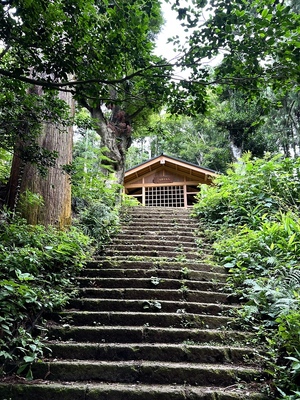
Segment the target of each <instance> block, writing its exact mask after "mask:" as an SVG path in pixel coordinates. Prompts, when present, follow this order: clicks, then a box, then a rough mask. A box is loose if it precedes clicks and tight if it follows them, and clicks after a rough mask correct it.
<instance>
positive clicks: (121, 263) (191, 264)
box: [83, 256, 226, 275]
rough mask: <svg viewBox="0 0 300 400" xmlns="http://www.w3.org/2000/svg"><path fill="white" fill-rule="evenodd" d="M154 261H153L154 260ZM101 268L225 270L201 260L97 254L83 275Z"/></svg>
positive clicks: (216, 271)
mask: <svg viewBox="0 0 300 400" xmlns="http://www.w3.org/2000/svg"><path fill="white" fill-rule="evenodd" d="M154 261H155V262H154ZM101 268H113V269H114V268H124V269H125V268H128V269H135V268H137V269H139V270H141V269H147V270H150V269H153V268H155V269H157V270H159V269H161V270H169V269H172V270H180V271H183V272H184V273H186V274H188V271H189V270H195V271H206V272H214V273H219V274H226V270H225V268H224V267H221V266H217V265H212V264H207V263H204V262H203V261H202V262H201V261H195V260H188V261H184V262H179V261H170V260H165V259H157V260H153V259H151V260H148V259H147V258H144V259H143V260H127V259H126V258H123V257H119V258H113V259H112V258H107V257H102V256H98V257H97V258H95V259H94V260H93V261H89V262H88V263H87V267H86V268H85V269H84V270H83V273H84V275H85V274H86V273H89V271H88V270H89V269H98V270H99V269H101Z"/></svg>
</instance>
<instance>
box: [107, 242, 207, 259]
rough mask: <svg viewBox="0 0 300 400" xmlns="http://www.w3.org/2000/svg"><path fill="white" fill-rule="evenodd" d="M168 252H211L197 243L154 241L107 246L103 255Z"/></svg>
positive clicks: (175, 253)
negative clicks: (183, 243)
mask: <svg viewBox="0 0 300 400" xmlns="http://www.w3.org/2000/svg"><path fill="white" fill-rule="evenodd" d="M144 250H146V251H151V252H152V251H158V252H161V251H166V252H172V253H174V255H175V256H176V255H178V254H182V255H185V254H186V253H191V252H192V253H194V252H196V253H197V252H198V251H199V252H208V251H209V252H211V249H210V246H207V247H197V245H196V244H195V243H192V244H191V245H189V244H185V245H182V244H178V245H176V243H166V242H165V241H164V240H161V241H159V242H157V243H155V242H154V241H150V240H149V241H148V242H147V243H143V244H136V243H113V244H110V245H107V246H106V247H105V249H104V251H103V254H108V253H111V252H113V253H115V252H117V253H120V252H121V253H122V254H123V253H124V252H125V254H126V252H127V251H133V252H137V251H138V252H140V251H144Z"/></svg>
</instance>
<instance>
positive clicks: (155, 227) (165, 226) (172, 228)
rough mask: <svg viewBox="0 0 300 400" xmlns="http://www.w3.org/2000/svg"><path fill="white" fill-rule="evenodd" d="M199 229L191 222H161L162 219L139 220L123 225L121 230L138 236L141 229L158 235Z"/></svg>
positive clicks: (190, 232)
mask: <svg viewBox="0 0 300 400" xmlns="http://www.w3.org/2000/svg"><path fill="white" fill-rule="evenodd" d="M196 229H197V225H195V224H190V223H178V224H177V223H173V224H170V223H169V222H161V221H138V222H136V223H135V224H130V225H122V228H121V232H123V233H126V232H128V231H129V232H131V233H132V234H133V236H136V235H137V234H138V233H139V232H140V231H143V230H144V231H148V232H153V233H155V234H156V235H157V236H159V235H163V233H164V232H173V234H174V236H175V235H176V234H178V232H179V233H180V234H183V232H188V233H189V234H192V233H194V232H195V230H196Z"/></svg>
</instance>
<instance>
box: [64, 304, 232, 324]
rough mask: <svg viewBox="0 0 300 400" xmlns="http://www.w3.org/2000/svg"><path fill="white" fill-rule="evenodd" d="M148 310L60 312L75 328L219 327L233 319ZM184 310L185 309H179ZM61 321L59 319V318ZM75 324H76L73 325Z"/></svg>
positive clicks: (67, 322)
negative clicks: (110, 326)
mask: <svg viewBox="0 0 300 400" xmlns="http://www.w3.org/2000/svg"><path fill="white" fill-rule="evenodd" d="M153 308H154V310H155V312H154V311H153V310H151V311H148V312H143V311H140V312H130V311H126V312H117V311H113V312H110V311H109V312H108V311H93V308H92V307H91V309H90V310H85V311H79V310H78V311H76V310H71V311H70V312H68V311H64V312H62V313H60V314H59V317H60V318H61V319H60V321H66V323H65V324H64V327H71V328H75V327H76V326H88V325H90V326H92V327H93V326H108V325H117V326H127V325H129V324H130V325H131V326H143V325H144V326H150V327H164V328H169V327H171V328H175V327H178V328H206V329H208V328H211V329H219V328H222V327H226V326H228V324H229V323H230V322H232V319H231V318H229V317H223V316H219V315H205V314H203V315H201V314H192V313H183V312H181V313H180V312H179V313H167V312H164V311H163V312H156V309H155V307H153ZM178 310H179V311H183V310H184V309H178ZM58 322H59V320H58ZM73 324H74V325H73Z"/></svg>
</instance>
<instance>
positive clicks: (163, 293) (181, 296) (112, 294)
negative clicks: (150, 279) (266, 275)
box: [80, 278, 238, 304]
mask: <svg viewBox="0 0 300 400" xmlns="http://www.w3.org/2000/svg"><path fill="white" fill-rule="evenodd" d="M83 280H84V282H83V283H84V284H87V283H89V282H90V280H89V279H86V278H84V279H83ZM206 285H207V286H206ZM217 285H219V284H212V283H210V282H202V284H201V289H202V290H201V291H200V290H188V291H186V290H180V289H177V290H176V289H139V288H137V289H131V288H129V289H127V288H115V289H112V288H100V289H99V288H97V287H95V288H89V287H83V288H81V289H80V293H82V296H84V297H87V298H102V299H121V300H141V299H150V300H173V301H191V302H202V303H205V302H209V301H212V299H213V300H214V301H215V303H216V304H218V303H223V304H234V303H237V302H238V299H235V298H234V297H233V296H231V295H230V294H227V293H225V292H217V291H215V289H216V288H218V286H217ZM84 286H85V285H84ZM95 286H96V285H95ZM220 288H221V287H220ZM206 290H211V293H209V295H210V296H208V293H207V292H206Z"/></svg>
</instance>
